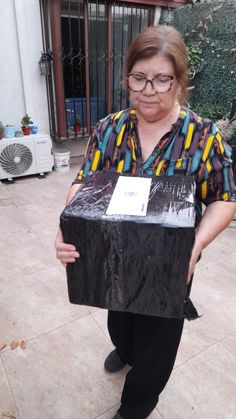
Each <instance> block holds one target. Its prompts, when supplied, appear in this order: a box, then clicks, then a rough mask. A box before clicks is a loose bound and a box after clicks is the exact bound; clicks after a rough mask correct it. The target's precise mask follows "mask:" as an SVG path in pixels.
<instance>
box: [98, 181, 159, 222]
mask: <svg viewBox="0 0 236 419" xmlns="http://www.w3.org/2000/svg"><path fill="white" fill-rule="evenodd" d="M151 182H152V179H151V178H143V177H126V176H120V177H119V178H118V181H117V184H116V187H115V189H114V192H113V194H112V197H111V200H110V204H109V206H108V208H107V212H106V213H107V215H137V216H145V215H146V214H147V205H148V198H149V193H150V188H151Z"/></svg>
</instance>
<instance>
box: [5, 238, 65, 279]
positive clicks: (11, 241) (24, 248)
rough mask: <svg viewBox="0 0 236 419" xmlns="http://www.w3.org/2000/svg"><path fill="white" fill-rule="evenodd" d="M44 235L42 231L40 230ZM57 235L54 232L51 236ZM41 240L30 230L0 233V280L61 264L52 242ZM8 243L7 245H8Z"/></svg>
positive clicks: (14, 277) (15, 277) (19, 276)
mask: <svg viewBox="0 0 236 419" xmlns="http://www.w3.org/2000/svg"><path fill="white" fill-rule="evenodd" d="M40 234H41V235H42V232H40ZM52 236H55V234H54V232H53V233H51V237H52ZM43 239H44V236H43V235H42V239H41V240H39V239H38V237H37V235H36V234H35V233H33V232H30V231H28V232H27V231H23V232H19V231H17V232H14V233H13V232H6V233H5V234H3V233H0V264H1V270H0V281H2V282H5V281H7V282H8V281H10V280H13V279H17V278H21V277H22V276H24V275H28V274H31V273H34V272H39V271H40V270H44V269H47V268H50V267H53V266H59V261H58V260H57V259H56V254H55V250H54V239H55V237H54V238H53V239H52V240H51V242H46V241H43ZM6 243H7V245H6Z"/></svg>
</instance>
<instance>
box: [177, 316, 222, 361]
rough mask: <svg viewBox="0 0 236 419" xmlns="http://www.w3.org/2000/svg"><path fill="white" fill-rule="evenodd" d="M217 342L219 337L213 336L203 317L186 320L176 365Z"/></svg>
mask: <svg viewBox="0 0 236 419" xmlns="http://www.w3.org/2000/svg"><path fill="white" fill-rule="evenodd" d="M216 342H217V338H216V337H214V336H212V334H211V330H209V328H207V327H206V325H205V324H204V320H203V319H202V318H200V319H197V320H194V321H190V322H188V321H185V326H184V331H183V335H182V339H181V343H180V347H179V351H178V354H177V358H176V362H175V367H177V366H179V365H181V364H182V363H184V362H186V361H188V360H189V359H191V358H193V357H194V356H196V355H197V354H198V353H200V352H202V351H204V350H206V349H207V348H209V347H210V346H211V345H213V344H214V343H216Z"/></svg>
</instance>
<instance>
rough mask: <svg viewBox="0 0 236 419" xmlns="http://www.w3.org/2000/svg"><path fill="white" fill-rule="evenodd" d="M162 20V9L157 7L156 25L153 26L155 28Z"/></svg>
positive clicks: (155, 13)
mask: <svg viewBox="0 0 236 419" xmlns="http://www.w3.org/2000/svg"><path fill="white" fill-rule="evenodd" d="M160 19H161V7H156V8H155V12H154V23H153V25H154V26H157V25H159V22H160Z"/></svg>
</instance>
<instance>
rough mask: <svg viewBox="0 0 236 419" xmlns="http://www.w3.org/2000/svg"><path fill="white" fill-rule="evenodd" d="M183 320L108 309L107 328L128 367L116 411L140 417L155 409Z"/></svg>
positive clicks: (128, 418)
mask: <svg viewBox="0 0 236 419" xmlns="http://www.w3.org/2000/svg"><path fill="white" fill-rule="evenodd" d="M183 324H184V319H165V318H160V317H155V316H145V315H141V314H132V313H124V312H116V311H109V312H108V330H109V333H110V337H111V340H112V343H113V344H114V346H115V347H116V349H117V351H118V353H119V354H120V356H121V358H122V359H123V360H124V361H125V362H127V363H128V364H130V365H131V366H132V368H131V370H130V371H129V372H128V373H127V375H126V380H125V384H124V388H123V392H122V397H121V407H120V409H119V412H120V414H121V416H122V418H124V419H144V418H146V417H147V416H148V415H149V414H150V413H151V411H152V410H153V409H154V408H155V406H156V404H157V402H158V399H159V394H160V393H161V392H162V390H163V389H164V387H165V385H166V383H167V381H168V379H169V377H170V374H171V372H172V369H173V366H174V362H175V358H176V354H177V350H178V347H179V343H180V339H181V335H182V330H183Z"/></svg>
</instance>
